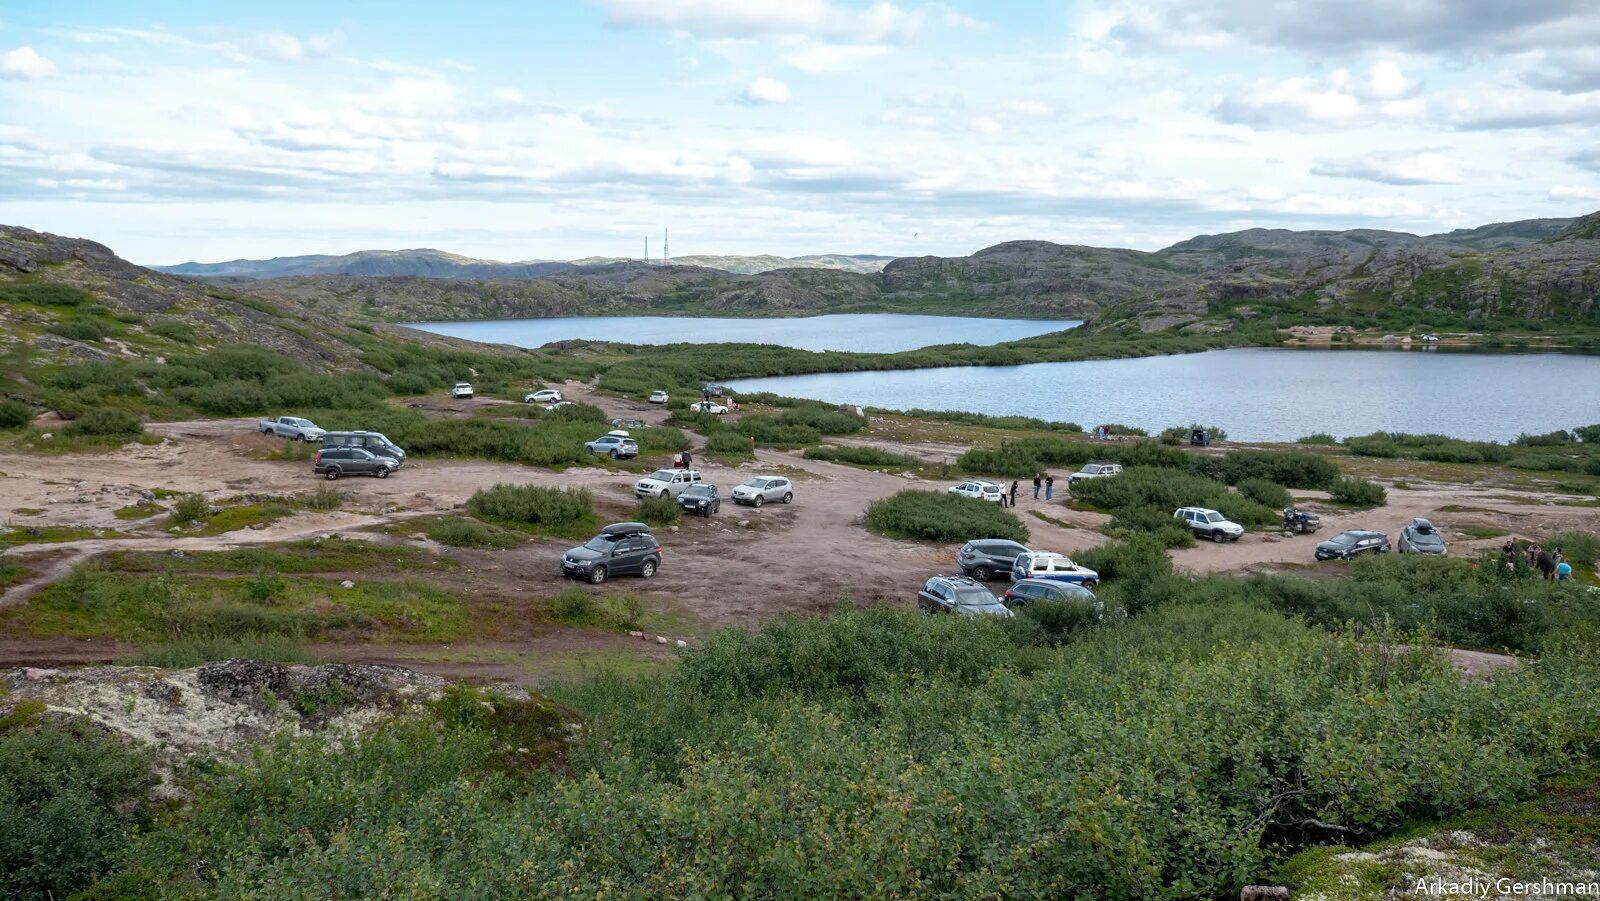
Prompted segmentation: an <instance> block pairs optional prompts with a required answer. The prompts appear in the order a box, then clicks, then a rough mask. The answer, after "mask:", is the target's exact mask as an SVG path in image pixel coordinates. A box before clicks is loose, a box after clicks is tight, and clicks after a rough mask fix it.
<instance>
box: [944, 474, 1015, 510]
mask: <svg viewBox="0 0 1600 901" xmlns="http://www.w3.org/2000/svg"><path fill="white" fill-rule="evenodd" d="M950 493H951V494H959V495H961V496H962V497H970V498H972V499H973V500H976V501H991V502H993V503H996V504H998V503H1000V498H1001V496H1002V495H1003V494H1004V493H1005V489H1004V488H1001V487H1000V486H999V485H996V484H995V483H993V482H985V481H982V480H981V479H972V480H971V481H967V482H962V483H961V484H959V485H952V486H950Z"/></svg>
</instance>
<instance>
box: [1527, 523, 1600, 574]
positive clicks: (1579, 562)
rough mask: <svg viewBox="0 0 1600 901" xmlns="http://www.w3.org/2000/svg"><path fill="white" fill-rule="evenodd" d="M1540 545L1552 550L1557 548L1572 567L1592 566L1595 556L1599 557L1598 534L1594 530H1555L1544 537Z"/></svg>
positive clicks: (1599, 539)
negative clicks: (1552, 533) (1555, 531)
mask: <svg viewBox="0 0 1600 901" xmlns="http://www.w3.org/2000/svg"><path fill="white" fill-rule="evenodd" d="M1541 546H1543V547H1545V548H1548V549H1550V550H1552V551H1554V550H1556V549H1557V548H1559V549H1560V550H1561V555H1562V556H1563V557H1565V558H1566V560H1567V562H1568V563H1571V564H1572V565H1573V566H1574V568H1576V567H1579V566H1587V567H1590V568H1593V567H1594V563H1595V560H1596V558H1600V535H1597V534H1595V533H1594V532H1576V531H1572V532H1557V533H1556V534H1554V535H1551V536H1550V537H1549V538H1546V539H1545V540H1544V541H1543V542H1542V545H1541Z"/></svg>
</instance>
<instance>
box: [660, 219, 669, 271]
mask: <svg viewBox="0 0 1600 901" xmlns="http://www.w3.org/2000/svg"><path fill="white" fill-rule="evenodd" d="M670 255H671V254H669V253H667V230H666V229H665V228H663V229H662V230H661V265H663V266H665V265H666V264H667V257H668V256H670Z"/></svg>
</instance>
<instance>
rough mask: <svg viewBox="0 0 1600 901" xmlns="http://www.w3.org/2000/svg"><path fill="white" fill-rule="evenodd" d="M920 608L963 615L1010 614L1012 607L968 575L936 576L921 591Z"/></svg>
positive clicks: (930, 611)
mask: <svg viewBox="0 0 1600 901" xmlns="http://www.w3.org/2000/svg"><path fill="white" fill-rule="evenodd" d="M917 609H918V610H921V611H922V612H924V613H954V614H957V615H959V616H1010V615H1011V609H1010V608H1009V607H1007V606H1006V605H1004V604H1002V603H1000V602H999V601H997V600H995V597H994V595H993V594H991V593H990V592H989V589H987V588H984V587H983V586H982V585H979V584H978V583H977V582H974V581H972V580H971V579H969V578H967V577H966V576H934V577H933V578H931V579H929V580H928V584H926V585H924V586H922V590H921V591H919V592H917Z"/></svg>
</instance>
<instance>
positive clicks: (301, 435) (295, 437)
mask: <svg viewBox="0 0 1600 901" xmlns="http://www.w3.org/2000/svg"><path fill="white" fill-rule="evenodd" d="M294 440H296V441H304V440H306V436H305V435H304V434H300V435H296V436H294Z"/></svg>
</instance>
